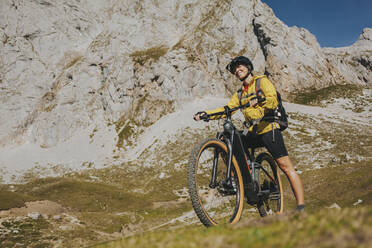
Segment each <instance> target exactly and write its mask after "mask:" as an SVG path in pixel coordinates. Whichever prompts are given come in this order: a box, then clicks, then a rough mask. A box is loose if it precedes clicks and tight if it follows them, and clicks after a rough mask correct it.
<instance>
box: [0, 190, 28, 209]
mask: <svg viewBox="0 0 372 248" xmlns="http://www.w3.org/2000/svg"><path fill="white" fill-rule="evenodd" d="M34 199H35V198H34V197H32V196H29V195H24V194H21V193H17V192H12V191H8V190H0V210H8V209H10V208H15V207H16V208H19V207H24V206H25V202H27V201H32V200H34Z"/></svg>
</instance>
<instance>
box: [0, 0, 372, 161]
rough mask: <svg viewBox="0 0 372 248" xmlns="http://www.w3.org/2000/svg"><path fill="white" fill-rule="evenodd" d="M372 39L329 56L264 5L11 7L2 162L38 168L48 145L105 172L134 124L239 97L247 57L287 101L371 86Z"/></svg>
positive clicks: (5, 31) (161, 1)
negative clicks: (311, 91)
mask: <svg viewBox="0 0 372 248" xmlns="http://www.w3.org/2000/svg"><path fill="white" fill-rule="evenodd" d="M371 35H372V29H369V28H366V29H364V31H363V34H362V35H361V37H360V39H359V40H358V41H357V42H356V43H355V44H354V45H353V46H351V47H346V48H321V47H320V46H319V44H318V42H317V41H316V38H315V37H314V36H313V35H312V34H311V33H309V32H308V31H307V30H305V29H303V28H297V27H287V26H286V25H285V24H284V23H283V22H281V21H280V20H279V19H278V18H276V17H275V15H274V13H273V11H272V10H271V9H270V8H269V7H268V6H267V5H266V4H263V3H261V2H260V1H259V0H251V1H241V0H219V1H197V0H190V1H182V3H181V2H174V1H169V0H156V1H152V0H151V1H150V0H146V1H117V0H116V1H115V0H111V1H98V0H97V1H88V0H82V1H72V0H68V1H45V0H34V1H24V0H6V1H1V3H0V39H1V42H0V54H1V57H0V58H1V59H0V89H1V91H0V101H1V105H0V114H1V116H2V118H1V122H0V140H1V141H0V146H1V147H2V150H3V153H4V154H5V155H6V156H7V158H8V159H3V161H1V162H0V163H1V164H2V165H1V166H2V167H3V168H4V166H11V164H12V162H10V161H16V160H17V159H18V162H17V164H18V165H20V164H23V165H22V166H26V165H25V164H24V163H22V162H21V161H19V159H20V158H19V156H18V155H17V154H19V152H20V153H22V154H31V155H29V159H28V160H27V161H32V163H38V161H37V159H36V158H35V157H40V156H38V155H36V154H44V153H46V152H44V151H46V150H45V149H47V148H49V149H52V150H48V152H47V153H48V154H53V155H51V156H50V159H49V160H48V159H45V160H43V159H41V160H40V161H39V162H41V163H45V161H47V160H48V161H49V162H47V163H51V164H55V163H57V162H58V161H60V159H62V157H66V154H69V156H70V157H71V159H69V161H66V159H65V160H63V162H62V163H63V164H66V163H68V164H71V165H72V164H75V165H76V164H81V163H84V162H87V163H95V164H100V165H102V164H104V163H105V159H103V158H104V157H109V158H110V157H112V156H114V153H113V152H112V151H113V150H115V149H116V148H115V144H117V143H118V140H120V139H121V138H122V137H120V133H121V136H123V135H124V136H125V134H124V131H125V130H124V129H128V125H129V124H131V125H135V126H139V127H146V126H149V125H151V124H153V123H155V121H157V120H158V119H159V118H160V117H162V116H164V115H166V114H168V113H171V112H173V111H174V110H176V109H180V107H181V106H182V105H183V104H185V103H187V102H190V101H192V100H193V99H198V98H201V97H205V96H217V97H221V96H222V97H223V96H229V95H230V94H231V92H234V91H235V90H236V88H237V87H238V85H239V82H237V81H236V80H234V78H233V77H232V76H231V75H229V73H228V72H227V71H226V70H225V69H224V67H225V65H226V64H227V63H228V62H229V60H230V59H231V58H232V57H233V56H236V55H246V56H248V57H250V58H251V59H252V60H253V62H254V65H255V69H256V72H257V73H266V74H267V75H268V76H269V77H270V79H272V81H273V82H274V83H275V85H276V87H277V88H278V89H279V90H280V91H281V92H282V93H283V95H284V96H288V94H289V93H291V92H297V91H301V90H304V89H308V88H321V87H325V86H329V85H334V84H343V83H355V84H360V85H366V84H367V85H369V84H370V82H371V80H372V70H371V61H372V58H371V56H372V55H371V54H372V52H371V47H372V45H371V44H372V41H371ZM185 118H188V117H185ZM114 125H115V127H116V128H115V129H116V130H115V129H114V128H112V126H114ZM118 134H119V135H118ZM119 143H120V145H122V142H121V141H119ZM15 147H18V148H19V151H17V152H16V151H15V150H14V149H15ZM92 149H93V150H94V151H96V152H95V153H94V154H97V156H96V157H94V155H93V157H94V158H93V159H92V158H91V156H92V154H91V153H92ZM61 151H63V152H61ZM77 151H79V152H77ZM84 154H85V155H84ZM25 156H26V157H27V155H25ZM30 156H31V157H30ZM43 156H44V155H42V156H41V157H43ZM46 156H47V155H46ZM2 157H4V156H2ZM55 157H58V159H53V158H55ZM109 160H110V159H109ZM5 163H6V164H5ZM27 163H28V165H27V166H26V167H27V168H29V167H30V166H31V167H32V166H33V165H35V164H33V165H31V163H29V162H27ZM22 166H21V167H22Z"/></svg>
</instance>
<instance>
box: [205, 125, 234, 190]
mask: <svg viewBox="0 0 372 248" xmlns="http://www.w3.org/2000/svg"><path fill="white" fill-rule="evenodd" d="M233 132H234V131H233ZM221 137H223V133H218V134H217V139H219V140H220V139H221ZM225 141H226V143H227V150H228V154H229V158H228V161H227V162H228V163H227V172H226V173H227V174H226V175H227V178H226V181H227V182H230V177H231V176H230V175H231V165H232V155H233V154H232V143H233V142H234V136H233V135H232V136H231V141H230V140H229V139H225ZM218 153H219V151H218V150H217V149H215V150H214V157H213V167H212V177H211V181H210V183H209V187H210V188H212V189H214V188H216V186H217V182H216V177H217V169H218V168H217V166H218Z"/></svg>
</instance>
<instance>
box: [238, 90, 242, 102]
mask: <svg viewBox="0 0 372 248" xmlns="http://www.w3.org/2000/svg"><path fill="white" fill-rule="evenodd" d="M242 92H243V90H242V89H241V88H240V89H239V90H238V98H239V106H242Z"/></svg>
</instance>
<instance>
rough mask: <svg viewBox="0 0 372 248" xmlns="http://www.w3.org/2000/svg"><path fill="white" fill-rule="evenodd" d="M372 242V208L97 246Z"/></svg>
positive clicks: (361, 244)
mask: <svg viewBox="0 0 372 248" xmlns="http://www.w3.org/2000/svg"><path fill="white" fill-rule="evenodd" d="M371 240H372V207H371V206H369V207H362V208H348V209H342V210H335V209H329V210H328V209H324V210H320V211H318V212H316V213H313V214H303V215H298V214H284V215H282V216H270V217H266V218H264V219H257V218H250V219H245V220H242V221H241V222H240V223H238V224H237V225H234V226H219V227H215V228H208V229H206V228H204V227H198V226H191V227H185V228H181V229H175V230H163V231H157V232H150V233H146V234H143V235H138V236H134V237H131V238H127V239H122V240H119V241H115V242H110V243H104V244H100V245H97V246H94V247H96V248H119V247H185V248H186V247H205V248H207V247H211V248H212V247H213V248H215V247H216V248H218V247H369V245H370V243H369V242H370V241H371Z"/></svg>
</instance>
